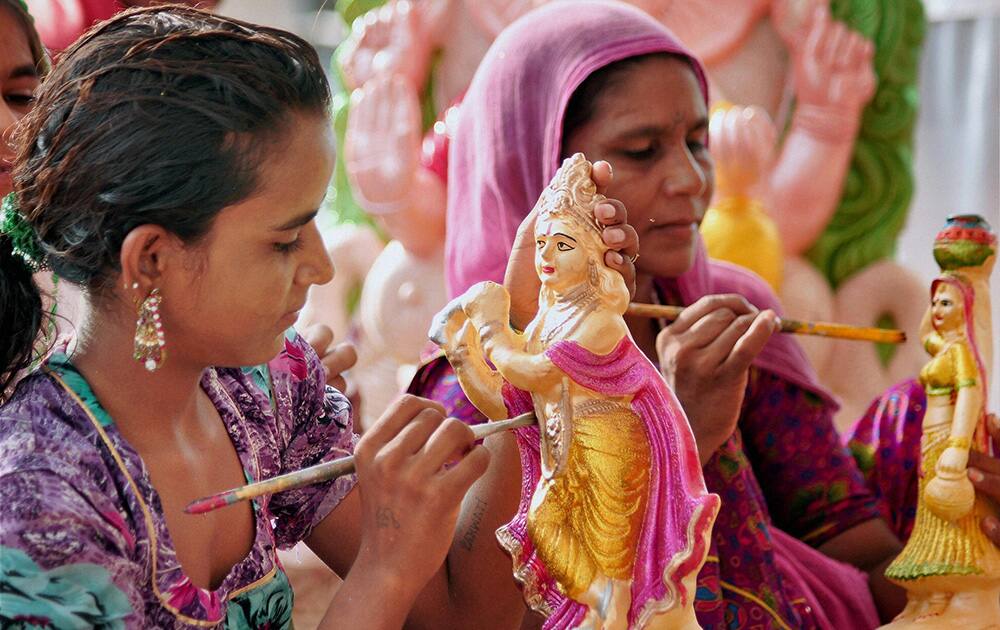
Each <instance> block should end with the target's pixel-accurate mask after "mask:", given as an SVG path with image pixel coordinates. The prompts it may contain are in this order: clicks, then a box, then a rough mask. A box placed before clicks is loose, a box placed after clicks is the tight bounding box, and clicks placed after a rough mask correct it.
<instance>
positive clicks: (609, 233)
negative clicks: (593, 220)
mask: <svg viewBox="0 0 1000 630" xmlns="http://www.w3.org/2000/svg"><path fill="white" fill-rule="evenodd" d="M604 241H605V242H606V243H608V244H609V245H613V244H617V243H624V242H625V230H623V229H621V228H608V229H606V230H604Z"/></svg>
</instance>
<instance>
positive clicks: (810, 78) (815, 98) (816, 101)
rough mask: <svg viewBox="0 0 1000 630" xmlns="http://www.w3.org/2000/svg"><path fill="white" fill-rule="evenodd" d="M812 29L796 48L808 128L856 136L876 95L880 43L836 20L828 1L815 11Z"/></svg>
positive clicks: (799, 90)
mask: <svg viewBox="0 0 1000 630" xmlns="http://www.w3.org/2000/svg"><path fill="white" fill-rule="evenodd" d="M806 28H807V29H808V30H807V34H806V37H805V39H804V41H803V43H802V45H801V46H800V47H797V48H794V49H793V50H792V56H793V65H794V70H793V71H794V80H795V95H796V99H797V102H798V108H799V110H801V112H799V113H800V114H801V117H803V118H807V119H808V120H807V121H806V124H807V126H809V125H816V126H820V127H822V128H823V129H824V130H825V132H829V133H835V132H842V133H844V134H847V135H848V137H853V135H854V133H855V132H856V131H857V125H858V122H859V116H860V113H861V109H862V108H863V107H864V106H865V104H867V103H868V101H869V100H871V97H872V95H874V94H875V87H876V84H877V80H876V77H875V70H874V66H873V63H872V59H873V57H874V55H875V46H874V44H872V42H871V41H869V40H868V39H866V38H865V37H864V36H862V35H861V34H859V33H856V32H854V31H852V30H851V29H850V28H848V27H847V26H846V25H845V24H844V23H842V22H838V21H836V20H833V19H832V18H831V17H830V9H829V8H828V7H827V6H826V5H825V4H822V5H820V6H818V7H817V8H816V9H815V10H814V11H813V12H812V14H811V15H810V16H809V20H808V22H807V24H806ZM813 119H816V120H813Z"/></svg>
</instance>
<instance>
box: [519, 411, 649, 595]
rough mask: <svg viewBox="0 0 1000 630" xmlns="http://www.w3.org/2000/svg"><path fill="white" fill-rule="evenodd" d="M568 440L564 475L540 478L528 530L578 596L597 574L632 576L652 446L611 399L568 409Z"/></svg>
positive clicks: (545, 559)
mask: <svg viewBox="0 0 1000 630" xmlns="http://www.w3.org/2000/svg"><path fill="white" fill-rule="evenodd" d="M572 432H573V439H572V442H571V445H570V450H569V454H568V458H567V461H566V467H565V469H564V471H563V472H562V474H560V475H558V476H556V477H555V478H553V479H550V480H547V481H545V482H543V483H544V484H545V485H544V493H543V495H542V500H541V501H540V502H539V503H537V504H535V505H534V506H533V507H532V509H531V511H530V512H529V514H528V535H529V536H530V537H531V540H532V541H533V542H534V544H535V547H536V549H537V553H538V555H539V557H540V558H541V560H542V561H543V562H544V563H545V566H546V568H547V569H548V571H549V574H550V575H551V576H552V577H553V578H554V579H555V580H556V581H558V582H559V583H560V584H562V585H563V588H565V589H566V595H568V596H569V597H571V598H574V599H576V598H579V596H580V595H581V594H582V593H584V592H585V591H586V590H587V589H588V587H590V585H591V583H592V582H593V581H594V580H595V578H597V577H598V576H599V575H603V576H606V577H608V578H612V579H615V580H623V581H624V580H631V578H632V568H633V562H634V558H635V550H636V548H637V545H638V539H639V534H640V530H641V527H642V519H643V515H644V514H645V510H646V497H647V493H648V492H649V487H648V486H649V484H648V476H649V447H648V442H649V440H648V438H647V437H646V435H645V429H644V428H643V425H642V421H641V420H640V419H639V417H638V416H637V415H636V414H635V413H634V412H633V411H632V409H631V408H630V407H629V406H627V405H625V404H622V403H617V402H612V401H602V400H597V401H588V402H585V403H582V404H579V405H577V406H576V407H575V408H574V410H573V428H572Z"/></svg>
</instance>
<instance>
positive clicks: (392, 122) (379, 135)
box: [344, 76, 420, 215]
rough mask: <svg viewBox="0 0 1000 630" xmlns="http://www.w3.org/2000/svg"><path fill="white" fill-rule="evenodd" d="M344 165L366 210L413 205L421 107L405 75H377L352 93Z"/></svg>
mask: <svg viewBox="0 0 1000 630" xmlns="http://www.w3.org/2000/svg"><path fill="white" fill-rule="evenodd" d="M344 165H345V168H346V170H347V175H348V177H349V178H350V180H351V188H352V190H353V191H354V197H355V199H357V200H358V203H360V204H361V206H362V207H364V209H365V210H367V211H368V212H370V213H372V214H377V215H378V214H386V213H392V212H398V211H400V210H402V209H404V208H405V207H406V206H407V204H411V203H413V201H414V200H413V199H412V198H411V196H412V195H413V194H414V182H415V177H416V172H417V169H418V168H419V166H420V105H419V103H418V102H417V95H416V92H415V91H414V89H413V88H412V87H411V86H409V85H408V84H407V83H406V81H404V80H403V79H402V78H400V77H398V76H393V77H378V78H376V79H373V80H371V81H369V82H368V83H366V84H365V86H364V87H363V88H360V89H357V90H355V91H354V93H353V94H351V112H350V115H349V117H348V119H347V134H346V136H345V139H344Z"/></svg>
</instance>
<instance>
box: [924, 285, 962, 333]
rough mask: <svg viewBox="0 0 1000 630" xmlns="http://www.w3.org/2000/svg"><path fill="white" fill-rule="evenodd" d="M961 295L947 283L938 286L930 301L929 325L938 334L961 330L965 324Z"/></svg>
mask: <svg viewBox="0 0 1000 630" xmlns="http://www.w3.org/2000/svg"><path fill="white" fill-rule="evenodd" d="M964 315H965V314H964V312H963V306H962V294H961V292H960V291H959V290H958V289H956V288H955V287H954V286H952V285H951V284H949V283H947V282H942V283H940V284H938V286H937V289H936V290H935V291H934V298H933V299H932V300H931V323H932V324H933V325H934V330H936V331H938V332H939V333H946V332H954V331H957V330H961V328H962V324H963V323H964V322H965V317H964Z"/></svg>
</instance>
